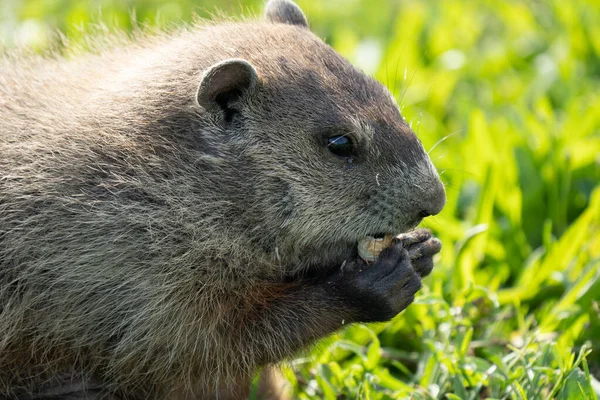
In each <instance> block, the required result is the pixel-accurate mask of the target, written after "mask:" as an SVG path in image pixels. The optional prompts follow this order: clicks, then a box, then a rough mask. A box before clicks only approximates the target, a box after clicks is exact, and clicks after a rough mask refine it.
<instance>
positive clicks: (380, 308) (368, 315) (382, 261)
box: [330, 242, 421, 322]
mask: <svg viewBox="0 0 600 400" xmlns="http://www.w3.org/2000/svg"><path fill="white" fill-rule="evenodd" d="M330 284H331V289H332V290H336V291H337V292H338V295H341V296H343V300H344V304H347V305H348V306H349V307H350V308H351V309H352V311H353V312H352V314H353V315H352V317H353V320H354V322H375V321H387V320H389V319H391V318H393V317H394V316H395V315H396V314H398V313H399V312H400V311H402V310H404V309H405V308H406V307H408V306H409V305H410V304H411V303H412V302H413V300H414V298H415V294H416V293H417V292H418V291H419V289H420V288H421V279H420V278H419V275H417V273H416V272H415V270H414V269H413V267H412V266H411V259H410V254H409V252H408V251H407V250H406V249H404V248H403V244H402V243H400V242H398V243H396V244H395V245H394V246H392V247H390V248H388V249H385V250H384V251H382V252H381V254H380V255H379V258H378V259H377V261H376V262H375V264H373V265H367V264H366V263H365V262H364V261H362V260H361V259H356V260H352V261H349V262H347V263H346V264H345V265H344V266H343V268H342V269H341V270H340V271H339V272H338V273H337V274H336V277H335V279H334V280H333V281H331V282H330Z"/></svg>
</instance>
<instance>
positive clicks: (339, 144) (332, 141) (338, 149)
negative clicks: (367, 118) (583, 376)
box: [327, 135, 354, 157]
mask: <svg viewBox="0 0 600 400" xmlns="http://www.w3.org/2000/svg"><path fill="white" fill-rule="evenodd" d="M327 148H328V149H329V151H330V152H332V153H333V154H335V155H336V156H339V157H352V156H353V155H354V143H353V142H352V139H351V138H350V137H348V136H341V135H338V136H331V137H330V138H329V139H327Z"/></svg>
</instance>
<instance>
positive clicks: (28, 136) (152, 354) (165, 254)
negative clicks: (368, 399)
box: [0, 0, 445, 399]
mask: <svg viewBox="0 0 600 400" xmlns="http://www.w3.org/2000/svg"><path fill="white" fill-rule="evenodd" d="M290 7H294V8H293V9H291V8H290ZM299 13H300V14H299ZM289 15H291V17H286V16H289ZM300 16H301V17H300ZM286 18H288V19H287V20H286ZM303 21H304V22H303ZM223 63H225V64H228V65H232V69H233V70H235V71H233V72H231V71H229V70H226V69H225V68H223V65H224V64H223ZM202 85H204V86H202ZM204 87H205V88H204ZM199 88H200V89H199ZM336 135H339V136H347V137H350V138H352V140H353V142H354V143H355V147H356V154H354V155H353V156H352V157H347V158H345V157H338V156H336V155H333V154H331V152H330V151H329V149H328V146H327V138H328V137H331V136H336ZM444 201H445V196H444V189H443V186H442V185H441V183H440V180H439V177H438V175H437V173H436V171H435V169H434V168H433V166H432V164H431V162H430V160H429V158H428V156H427V154H426V153H425V151H424V150H423V148H422V146H421V144H420V142H419V141H418V139H417V138H416V136H415V135H414V133H413V132H412V131H411V130H410V128H409V127H408V125H407V124H406V123H405V122H404V120H403V118H402V117H401V115H400V113H399V111H398V108H397V106H396V104H395V102H394V100H393V97H392V96H391V95H390V93H389V92H388V91H387V90H386V89H385V88H384V87H383V86H382V85H381V84H379V83H378V82H376V81H375V80H373V79H372V78H370V77H368V76H365V75H364V74H363V73H361V72H360V71H359V70H357V69H356V68H354V67H353V66H351V65H350V64H349V63H348V62H347V61H346V60H345V59H343V58H342V57H341V56H340V55H338V54H337V53H336V52H335V51H333V50H332V49H331V48H330V47H329V46H327V45H326V44H324V43H323V42H322V41H321V40H320V39H318V38H317V37H316V36H315V35H314V34H312V33H311V32H310V30H309V29H308V28H307V26H306V19H305V18H304V15H303V14H302V12H301V11H300V10H299V9H297V7H296V6H295V5H294V4H293V3H291V2H290V1H283V0H276V1H272V2H271V3H270V4H269V5H268V6H267V18H266V19H265V20H264V21H260V20H259V21H243V22H231V21H224V22H221V23H216V24H203V25H197V26H194V27H192V28H191V29H187V30H181V31H177V32H170V33H169V34H163V35H156V36H154V37H143V38H142V39H141V40H135V41H131V42H129V43H123V44H121V45H120V46H117V47H115V48H113V49H111V50H105V51H102V52H100V53H99V54H92V53H90V54H86V55H80V56H78V57H76V58H74V59H65V58H61V57H58V56H56V57H40V56H28V57H20V56H11V55H9V54H7V55H5V56H4V58H3V59H2V60H1V61H0V397H1V396H6V397H15V398H30V397H27V396H31V397H36V396H38V397H40V398H51V396H52V395H53V394H52V393H54V395H56V393H59V394H60V393H62V394H63V395H64V396H66V394H65V393H68V392H69V389H68V388H66V387H67V386H68V384H72V385H75V386H76V388H75V389H73V390H72V391H73V392H77V391H78V390H79V391H82V392H83V391H87V395H88V397H89V398H109V396H115V397H121V398H132V399H133V398H140V399H141V398H168V397H178V396H179V397H186V396H190V397H191V396H197V397H198V398H208V397H212V396H214V395H215V394H216V393H218V392H220V393H222V397H223V398H226V397H236V396H238V397H243V396H244V394H239V395H238V394H236V393H237V392H235V391H236V390H238V389H237V388H236V387H234V386H235V385H234V384H233V382H239V381H242V382H247V381H248V379H249V378H251V377H252V374H253V373H254V372H255V371H256V369H257V368H258V367H259V366H261V365H267V364H270V363H276V362H279V361H281V360H282V359H284V358H285V357H289V356H290V355H292V354H294V353H295V352H296V351H298V350H300V349H302V348H303V347H305V346H307V345H308V344H310V343H311V342H312V341H314V340H316V339H318V338H320V337H322V336H324V335H326V334H328V333H330V332H333V331H334V330H335V329H338V328H339V327H341V325H342V324H343V323H344V321H346V323H349V322H356V321H369V320H385V319H389V318H390V317H391V316H393V315H394V314H395V313H397V312H399V311H400V310H401V309H402V308H404V307H406V306H407V305H408V304H410V301H412V296H413V295H414V292H416V290H418V287H417V286H418V277H417V276H416V275H415V272H414V271H413V268H414V269H415V271H416V272H417V274H418V275H419V276H421V275H422V274H421V273H419V271H418V270H417V267H416V266H415V265H416V264H413V267H411V266H410V262H409V261H407V260H405V261H401V262H400V261H398V262H396V261H397V260H404V259H403V258H402V257H405V256H404V255H403V254H405V253H402V252H403V251H404V250H402V249H401V248H400V247H399V248H398V249H397V250H395V253H394V252H392V251H390V252H389V253H386V254H387V256H386V257H388V258H389V257H395V258H394V260H396V261H395V262H394V263H393V265H392V264H390V267H389V268H390V270H393V269H394V268H396V265H400V264H402V265H403V267H402V268H405V270H403V271H405V272H406V273H407V274H410V277H411V278H410V279H413V278H414V279H416V280H414V279H413V280H410V282H412V283H411V285H410V290H408V289H407V292H406V293H404V292H402V295H403V297H402V302H401V305H400V302H397V305H396V306H395V307H396V308H394V309H393V310H390V312H389V313H386V314H385V315H383V314H382V316H381V317H378V316H373V317H370V315H374V314H369V313H366V311H365V310H363V309H364V307H366V306H364V305H363V303H364V304H366V303H365V302H363V301H362V300H360V299H356V301H354V300H352V296H354V294H352V293H351V292H352V291H351V290H349V289H348V290H346V286H344V285H346V283H343V282H345V281H343V280H341V279H339V280H337V281H336V280H335V279H338V278H335V279H333V278H332V277H336V276H338V275H336V274H339V271H340V267H341V266H342V265H343V264H344V262H345V261H348V260H355V259H356V242H357V241H358V240H359V239H360V238H362V237H364V236H365V235H369V234H376V233H381V232H393V233H400V232H404V231H407V230H409V229H411V228H412V227H414V226H415V225H417V224H418V223H419V222H420V220H421V219H422V218H423V217H424V216H427V215H430V214H435V213H437V212H439V211H440V209H441V208H442V207H443V204H444ZM426 240H429V237H427V238H424V239H422V241H423V242H424V241H426ZM437 250H439V248H437ZM437 250H436V251H432V252H431V254H428V255H427V256H428V257H429V258H430V256H432V255H433V254H434V253H435V252H437ZM392 253H393V254H392ZM406 254H408V253H406ZM415 259H416V256H415ZM356 262H358V261H355V263H356ZM382 268H383V267H382ZM356 271H359V269H357V270H356ZM360 271H361V272H362V267H361V269H360ZM405 272H403V273H405ZM426 273H427V272H426ZM426 273H424V274H426ZM357 274H358V272H357ZM424 274H423V275H424ZM403 276H404V275H403ZM406 276H408V275H406ZM348 279H349V280H348V281H349V282H350V281H352V279H354V278H352V279H350V278H348ZM373 279H375V278H373ZM378 279H379V278H378ZM402 279H404V278H402ZM407 279H408V278H407ZM331 282H334V283H335V282H338V283H335V284H334V285H333V286H331V287H328V286H326V285H327V284H329V285H331V284H332V283H331ZM402 282H404V283H402V285H403V286H401V287H402V288H404V287H405V286H406V285H407V283H406V282H408V281H406V282H405V281H402ZM413 283H414V284H413ZM361 285H362V283H361ZM403 290H404V289H403ZM396 291H397V290H396ZM409 292H410V293H409ZM386 293H388V292H386ZM389 293H392V290H391V289H390V291H389ZM386 296H388V294H386V295H385V296H383V297H386ZM390 296H391V295H390ZM359 300H360V301H359ZM398 301H399V300H398ZM373 307H374V308H373V310H378V309H381V305H380V304H379V303H378V304H374V306H373ZM392 311H393V312H392ZM57 387H58V388H61V389H56V388H57ZM57 390H58V392H56V391H57ZM61 390H62V391H61ZM96 392H97V393H98V394H97V395H96V396H97V397H93V396H94V393H96ZM44 396H46V397H44ZM56 396H58V395H56ZM59 397H60V396H59ZM57 398H58V397H57ZM65 398H66V397H65ZM74 398H75V397H74Z"/></svg>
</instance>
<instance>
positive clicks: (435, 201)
mask: <svg viewBox="0 0 600 400" xmlns="http://www.w3.org/2000/svg"><path fill="white" fill-rule="evenodd" d="M445 205H446V189H445V188H444V184H443V183H442V181H441V180H439V178H438V179H437V180H436V181H435V183H434V184H433V185H432V187H431V188H430V190H429V191H428V193H427V194H426V195H425V196H424V198H423V202H422V203H421V207H422V210H421V213H420V217H421V218H425V217H429V216H431V215H436V214H439V213H440V211H442V209H443V208H444V206H445Z"/></svg>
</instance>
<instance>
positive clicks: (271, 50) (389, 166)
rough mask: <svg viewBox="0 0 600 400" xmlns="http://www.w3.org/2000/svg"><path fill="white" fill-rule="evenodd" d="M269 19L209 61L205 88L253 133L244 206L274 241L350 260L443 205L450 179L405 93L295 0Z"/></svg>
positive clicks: (312, 258)
mask: <svg viewBox="0 0 600 400" xmlns="http://www.w3.org/2000/svg"><path fill="white" fill-rule="evenodd" d="M264 24H265V29H261V30H259V31H258V32H256V33H255V34H249V35H248V34H247V35H245V36H244V37H243V38H240V40H239V41H237V42H235V41H234V42H235V44H233V46H235V54H236V55H237V57H236V58H231V59H226V60H222V61H220V62H218V63H216V64H214V65H212V66H211V67H210V68H208V69H207V70H206V71H205V72H204V75H203V78H202V81H201V84H200V86H199V90H198V94H197V100H198V104H199V105H200V106H201V107H202V108H203V109H204V110H205V111H206V112H208V113H209V114H210V115H211V118H213V120H214V121H215V125H218V126H219V129H220V130H221V132H222V133H223V137H227V138H228V139H227V140H230V141H231V142H235V141H239V142H240V143H243V146H240V147H238V148H237V149H238V150H237V153H238V154H237V156H238V157H240V158H243V159H244V160H245V161H244V167H243V168H242V169H243V170H244V171H240V178H241V179H249V180H252V181H253V189H252V190H249V191H248V193H247V196H248V198H247V200H246V203H245V204H246V205H245V207H246V212H245V213H244V215H242V216H241V217H240V218H241V220H244V221H245V223H246V225H247V229H248V231H249V232H254V231H256V232H261V237H260V238H259V240H260V241H261V242H262V244H263V247H264V248H265V249H266V251H269V252H273V254H275V252H276V255H277V257H278V258H279V259H280V260H281V261H282V262H283V263H284V264H285V263H289V264H294V265H296V266H298V265H301V266H308V265H317V264H318V265H322V264H323V262H332V263H335V262H337V261H339V262H341V261H342V260H343V259H345V258H347V257H349V256H351V255H352V254H355V253H354V252H355V249H356V242H357V241H358V240H359V239H360V238H362V237H364V236H366V235H371V236H380V235H383V234H385V233H391V234H398V233H401V232H405V231H407V230H409V229H411V228H413V227H415V226H416V225H418V224H419V223H420V222H421V220H422V219H423V218H424V217H427V216H430V215H434V214H437V213H439V212H440V210H441V209H442V207H443V206H444V203H445V192H444V186H443V185H442V183H441V181H440V179H439V176H438V174H437V172H436V170H435V168H434V167H433V165H432V163H431V161H430V159H429V157H428V155H427V153H426V152H425V150H424V149H423V146H422V145H421V143H420V142H419V140H418V139H417V137H416V135H415V133H414V132H413V131H412V130H411V129H410V127H409V126H408V124H407V123H406V121H405V120H404V119H403V117H402V115H401V114H400V112H399V110H398V106H397V104H396V102H395V100H394V96H393V95H392V94H391V93H390V92H389V91H388V90H387V89H386V88H385V87H384V86H383V85H381V84H380V83H379V82H377V81H375V80H374V79H373V78H371V77H369V76H367V75H365V74H364V73H362V72H361V71H359V70H358V69H356V68H355V67H353V66H352V65H351V64H350V63H349V62H348V61H346V60H345V59H344V58H343V57H341V56H340V55H339V54H337V53H336V52H335V51H334V50H333V49H331V48H330V47H329V46H328V45H326V44H325V43H324V42H322V41H321V40H320V39H319V38H317V37H316V36H315V35H314V34H313V33H311V32H310V30H309V29H308V24H307V21H306V18H305V17H304V14H303V13H302V11H301V10H300V8H298V7H297V6H296V5H295V4H294V3H292V2H291V1H288V0H273V1H270V2H269V3H268V5H267V7H266V22H265V23H264ZM257 42H259V43H260V45H261V46H262V51H260V52H257V51H256V47H257V46H256V44H257ZM250 49H253V50H252V51H251V50H250ZM227 132H229V134H227ZM240 138H243V139H240Z"/></svg>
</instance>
